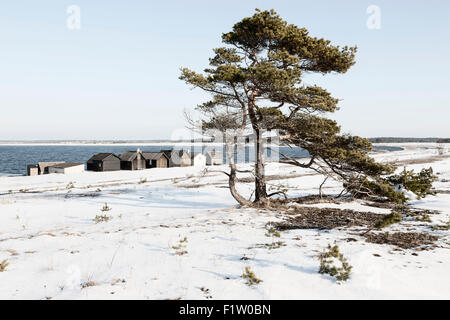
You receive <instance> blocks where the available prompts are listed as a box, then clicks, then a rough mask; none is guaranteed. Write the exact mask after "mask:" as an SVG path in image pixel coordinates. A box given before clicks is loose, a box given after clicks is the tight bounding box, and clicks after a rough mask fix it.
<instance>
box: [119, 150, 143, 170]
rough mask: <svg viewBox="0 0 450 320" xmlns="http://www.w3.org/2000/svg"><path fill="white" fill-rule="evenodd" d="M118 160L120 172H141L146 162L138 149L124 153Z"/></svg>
mask: <svg viewBox="0 0 450 320" xmlns="http://www.w3.org/2000/svg"><path fill="white" fill-rule="evenodd" d="M119 158H120V169H121V170H142V169H145V167H146V163H145V162H146V161H145V158H144V156H143V154H142V151H141V150H140V149H137V150H136V151H126V152H124V153H122V154H121V155H120V156H119Z"/></svg>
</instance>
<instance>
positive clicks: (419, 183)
mask: <svg viewBox="0 0 450 320" xmlns="http://www.w3.org/2000/svg"><path fill="white" fill-rule="evenodd" d="M436 180H437V177H436V176H435V175H434V174H433V168H429V169H422V171H420V172H419V173H414V170H410V171H407V170H406V168H405V169H404V170H403V171H402V172H401V173H400V174H394V175H390V176H386V177H383V178H378V179H376V180H369V179H368V178H366V177H358V178H352V179H349V180H348V181H347V182H346V183H344V187H345V188H346V189H347V190H349V191H351V192H352V194H353V195H354V196H355V197H358V198H364V197H368V196H378V197H384V198H387V199H388V200H390V201H392V202H394V203H398V204H403V203H405V202H406V201H407V200H408V199H407V198H406V196H405V195H404V194H403V193H401V192H396V191H395V189H394V187H395V186H396V185H403V187H404V188H405V189H406V190H409V191H411V192H413V193H414V194H415V195H417V198H418V199H421V198H424V197H426V196H427V195H434V194H435V192H434V191H433V190H432V187H433V182H434V181H436Z"/></svg>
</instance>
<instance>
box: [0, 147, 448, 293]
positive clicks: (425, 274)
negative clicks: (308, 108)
mask: <svg viewBox="0 0 450 320" xmlns="http://www.w3.org/2000/svg"><path fill="white" fill-rule="evenodd" d="M395 145H396V146H398V145H399V144H395ZM400 146H402V147H405V150H403V151H398V152H390V153H376V154H374V157H375V158H377V159H379V160H384V161H397V162H399V163H401V164H405V165H407V168H413V169H416V170H417V169H420V168H423V167H429V166H432V167H433V168H434V170H435V173H438V177H439V181H438V182H436V184H435V188H436V189H439V190H443V191H446V190H447V191H450V157H449V156H450V152H448V151H447V154H446V155H444V156H438V154H437V150H436V144H404V145H400ZM446 148H447V149H448V148H449V145H446ZM414 159H416V160H417V159H421V161H415V162H412V163H410V164H408V163H407V162H409V161H411V160H414ZM427 162H431V163H427ZM222 169H226V168H225V167H208V171H201V170H199V169H196V168H193V167H188V168H169V169H149V170H144V171H134V172H126V171H120V172H110V173H93V172H86V173H82V174H77V175H57V174H53V175H45V176H37V177H0V263H1V262H2V261H4V260H7V262H8V263H9V265H8V266H7V267H6V268H5V270H4V271H3V272H0V298H1V299H180V298H181V299H208V298H212V299H349V298H352V299H372V298H379V299H392V298H394V299H397V298H399V299H400V298H409V299H415V298H430V299H449V298H450V273H449V272H448V271H449V269H450V250H449V249H450V237H449V231H442V230H441V231H438V230H436V231H431V228H430V226H431V225H433V224H443V223H445V222H447V221H449V219H450V194H447V193H445V192H444V193H439V194H438V195H437V196H433V197H428V198H426V199H424V200H420V201H417V200H415V201H412V204H413V205H414V206H415V207H420V208H427V209H436V210H440V211H441V212H442V213H441V214H437V215H431V219H432V222H431V223H430V222H426V223H425V222H417V221H412V220H407V221H405V222H402V223H401V224H399V225H393V226H390V227H388V228H387V229H386V230H387V231H393V230H408V229H410V228H412V227H415V228H419V230H420V228H423V229H424V228H426V229H427V230H428V231H429V232H430V233H431V234H434V235H438V236H439V237H440V239H439V240H438V241H437V243H436V244H437V248H435V249H433V250H429V251H417V250H413V249H407V250H398V249H396V248H395V247H393V246H390V245H385V244H383V245H380V244H373V243H368V242H366V241H365V239H364V238H362V237H360V236H358V235H355V234H354V232H352V229H341V230H338V229H334V230H331V231H318V230H290V231H283V232H281V237H280V238H275V239H272V238H271V237H268V236H266V233H267V230H266V224H267V223H268V222H272V221H281V219H282V216H281V214H280V213H277V212H273V211H267V210H260V209H241V208H238V207H237V205H236V202H235V201H234V199H233V198H232V197H231V195H230V194H229V191H228V189H226V176H225V175H224V174H223V173H221V172H220V171H221V170H222ZM267 170H268V174H269V176H277V175H279V176H281V177H283V179H278V180H277V179H275V178H273V179H274V180H270V187H269V188H270V189H272V190H279V189H281V188H285V187H288V188H289V189H290V191H289V194H290V195H291V196H299V195H308V194H317V192H318V186H319V185H320V183H321V182H322V180H323V179H322V177H321V176H318V175H314V174H311V172H309V171H307V170H304V169H300V168H296V167H292V166H287V165H278V164H270V165H269V166H268V169H267ZM286 177H288V178H286ZM240 191H241V192H242V193H244V194H246V195H247V196H249V195H250V185H245V184H244V185H242V184H241V185H240ZM324 191H325V192H326V193H330V194H334V193H338V192H339V191H340V188H339V184H337V183H333V182H328V183H327V184H326V185H325V188H324ZM105 203H107V206H108V207H109V208H111V210H110V211H106V212H102V211H101V209H102V207H104V206H105ZM320 206H321V207H324V206H325V207H339V208H344V209H348V208H349V209H354V210H360V211H368V212H374V213H379V214H383V213H389V210H388V209H380V208H374V207H368V206H366V205H364V203H363V202H358V201H355V202H352V203H344V204H338V205H336V204H321V205H320ZM103 214H105V215H107V216H109V217H112V219H111V220H109V221H106V222H100V223H95V222H94V218H95V217H96V216H100V215H103ZM350 237H351V238H356V239H357V241H348V239H349V238H350ZM272 241H282V242H284V244H285V245H284V246H281V247H280V248H276V249H268V248H267V247H266V246H264V244H268V243H269V244H270V243H271V242H272ZM334 243H336V244H338V245H339V248H340V250H341V252H342V253H343V254H344V255H345V257H346V258H347V259H348V261H349V263H350V264H351V265H352V266H353V269H352V274H351V276H350V279H349V280H348V281H347V282H345V283H342V284H338V283H336V281H335V280H334V279H332V278H331V277H329V276H325V275H321V274H319V273H318V269H319V260H318V259H317V255H318V254H319V253H320V252H322V250H323V249H325V248H326V247H327V245H328V244H334ZM247 266H249V267H250V268H251V270H252V271H253V272H254V273H255V275H256V276H257V277H258V278H259V279H261V280H262V282H261V283H259V284H257V285H254V286H248V285H246V283H245V280H244V279H243V278H242V277H241V275H242V274H243V272H244V269H245V267H247ZM0 271H1V270H0Z"/></svg>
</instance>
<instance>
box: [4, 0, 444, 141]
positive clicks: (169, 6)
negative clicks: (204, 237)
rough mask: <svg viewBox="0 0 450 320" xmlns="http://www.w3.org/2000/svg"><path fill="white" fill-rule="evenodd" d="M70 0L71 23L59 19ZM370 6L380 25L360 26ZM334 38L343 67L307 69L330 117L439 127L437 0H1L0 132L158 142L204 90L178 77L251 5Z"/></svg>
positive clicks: (348, 123)
mask: <svg viewBox="0 0 450 320" xmlns="http://www.w3.org/2000/svg"><path fill="white" fill-rule="evenodd" d="M69 5H78V6H79V7H80V8H81V29H80V30H69V29H68V28H67V27H66V20H67V17H68V14H67V13H66V10H67V7H68V6H69ZM369 5H378V6H379V7H380V8H381V29H380V30H370V29H368V28H367V26H366V20H367V18H368V15H367V13H366V9H367V7H368V6H369ZM256 7H258V8H261V9H271V8H274V9H275V10H277V11H278V13H279V14H280V15H281V16H282V17H283V18H285V19H286V20H287V21H288V22H289V23H293V24H296V25H298V26H300V27H306V28H308V29H309V31H310V34H311V35H313V36H318V37H324V38H327V39H330V40H331V41H332V42H333V43H334V44H339V45H358V47H359V52H358V54H357V64H356V65H355V66H354V67H353V68H352V69H351V70H350V71H349V72H348V73H347V74H345V75H338V76H334V75H333V76H326V77H322V76H313V77H308V78H307V79H306V81H307V82H308V83H317V84H319V85H321V86H323V87H325V88H327V89H328V90H329V91H330V92H331V93H332V94H333V95H334V96H335V97H337V98H340V99H342V102H341V103H340V107H341V110H339V111H338V112H337V113H336V114H335V115H333V118H334V119H336V120H338V122H339V123H340V124H341V125H342V127H343V130H344V131H346V132H351V133H353V134H358V135H362V136H366V137H372V136H417V137H425V136H447V137H448V136H450V81H449V75H450V63H449V57H450V19H448V15H449V12H450V4H449V2H448V1H436V0H434V1H430V0H429V1H400V0H396V1H388V0H373V1H364V0H353V1H350V0H346V1H334V0H333V1H332V0H329V1H302V0H295V1H282V0H277V1H249V0H245V1H244V0H239V1H236V0H229V1H220V2H214V1H206V0H205V1H196V0H191V1H158V2H157V1H138V0H128V1H119V0H116V1H113V0H109V1H106V0H70V1H66V0H53V1H49V0H40V1H35V0H28V1H25V0H16V1H2V2H1V3H0V108H1V114H0V140H9V139H160V138H169V137H170V136H171V134H172V132H173V130H175V129H177V128H180V127H183V126H184V119H183V116H182V111H183V109H185V108H188V109H189V108H191V109H192V108H193V107H195V105H196V104H198V103H200V102H202V101H203V99H204V97H205V96H204V95H203V94H202V93H201V92H200V91H197V90H194V91H191V90H190V89H189V88H188V87H187V86H186V85H185V84H184V83H183V82H181V81H180V80H178V75H179V68H180V67H182V66H185V67H190V68H192V69H195V70H198V71H200V70H202V69H203V68H204V67H206V65H207V62H208V58H209V57H210V56H211V49H212V48H213V47H217V46H219V45H220V36H221V34H222V32H226V31H229V30H230V29H231V27H232V25H233V24H234V23H235V22H237V21H239V20H240V19H242V18H243V17H245V16H249V15H252V14H253V12H254V8H256Z"/></svg>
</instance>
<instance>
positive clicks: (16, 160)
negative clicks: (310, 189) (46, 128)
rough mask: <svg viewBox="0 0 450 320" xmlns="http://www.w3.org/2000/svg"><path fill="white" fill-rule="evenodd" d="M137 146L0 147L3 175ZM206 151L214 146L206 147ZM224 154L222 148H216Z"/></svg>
mask: <svg viewBox="0 0 450 320" xmlns="http://www.w3.org/2000/svg"><path fill="white" fill-rule="evenodd" d="M137 148H138V147H137V146H0V175H23V174H26V172H27V165H29V164H36V163H38V162H41V161H65V162H83V163H85V162H86V161H87V160H88V159H89V158H90V157H92V156H93V155H94V154H96V153H101V152H112V153H115V154H120V153H122V152H124V151H130V150H136V149H137ZM139 148H140V149H141V150H143V151H153V152H154V151H160V150H161V149H172V147H170V146H144V147H139ZM175 149H188V150H191V147H190V146H184V147H179V146H177V147H176V148H175ZM204 149H206V150H211V149H214V148H213V147H209V146H208V147H207V148H204ZM215 149H216V150H220V151H221V147H215ZM374 149H376V150H385V151H398V150H402V148H397V147H388V146H376V147H374ZM194 151H196V152H200V151H202V147H195V148H194ZM280 152H281V153H283V154H286V155H288V156H290V157H296V158H304V157H308V156H309V155H308V152H307V151H306V150H303V149H300V148H289V147H281V148H280ZM247 154H248V156H246V155H245V150H244V149H242V151H240V152H238V157H237V160H238V162H244V161H252V160H253V159H254V156H253V148H251V147H250V148H248V149H247ZM266 156H267V157H269V158H274V157H276V154H275V153H273V152H272V153H270V152H269V153H268V154H266Z"/></svg>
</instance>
